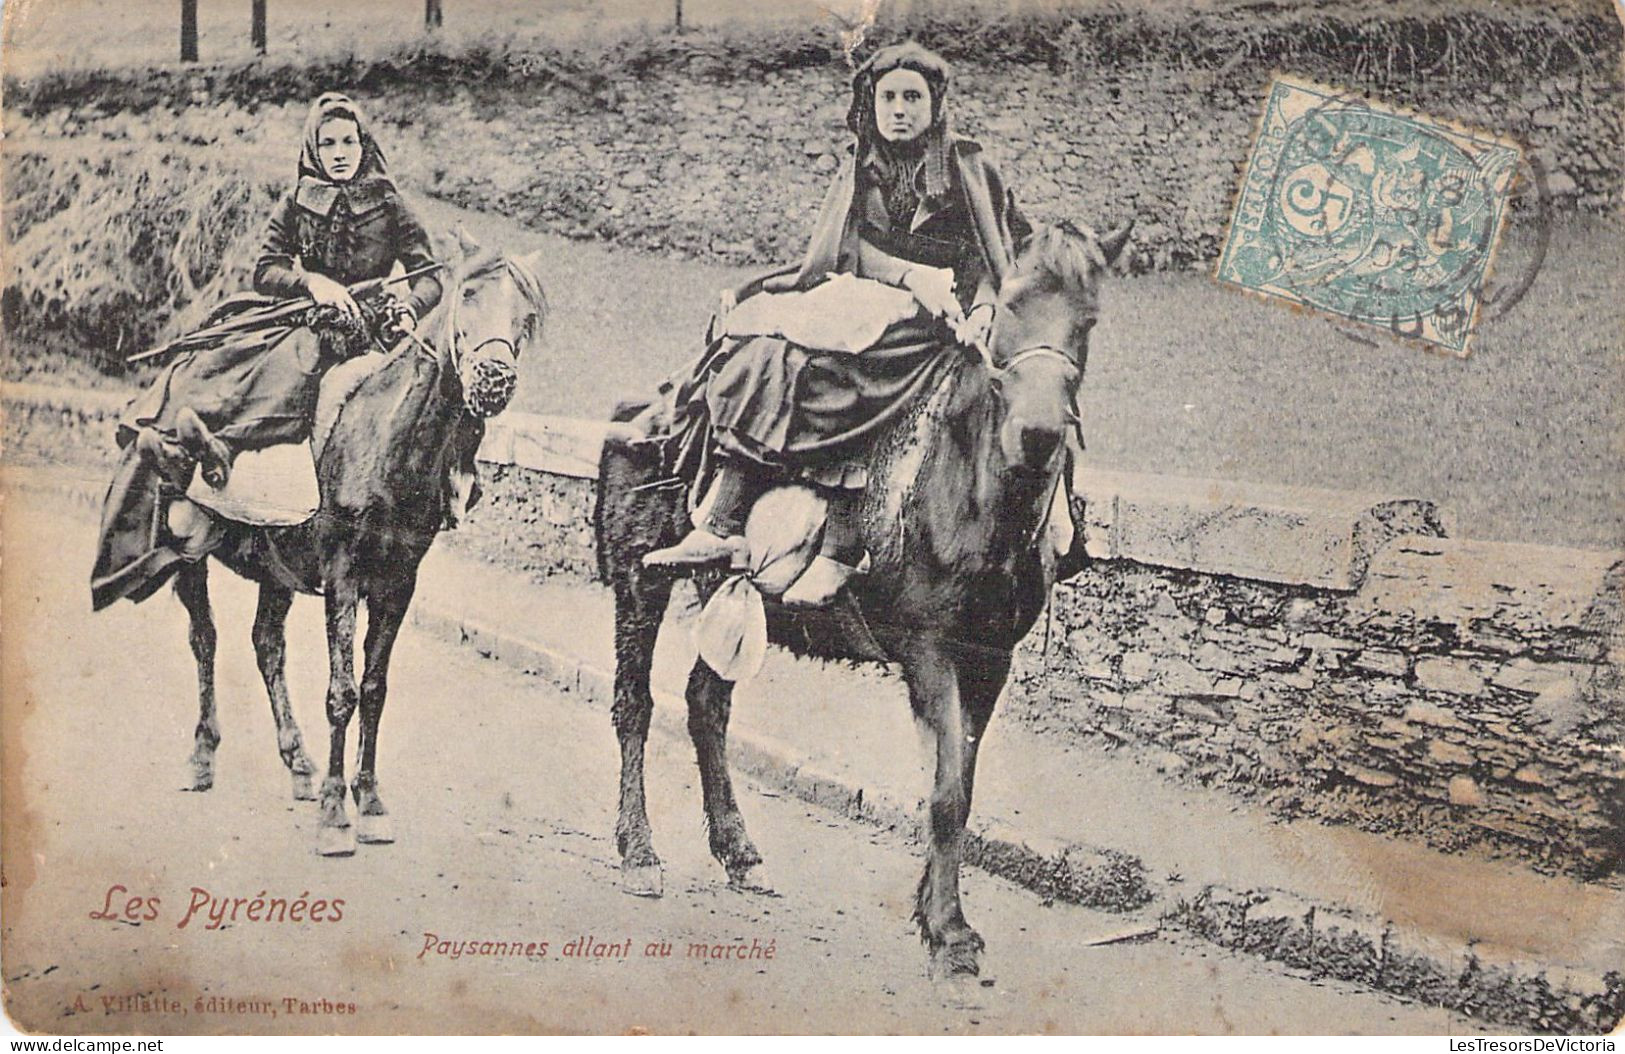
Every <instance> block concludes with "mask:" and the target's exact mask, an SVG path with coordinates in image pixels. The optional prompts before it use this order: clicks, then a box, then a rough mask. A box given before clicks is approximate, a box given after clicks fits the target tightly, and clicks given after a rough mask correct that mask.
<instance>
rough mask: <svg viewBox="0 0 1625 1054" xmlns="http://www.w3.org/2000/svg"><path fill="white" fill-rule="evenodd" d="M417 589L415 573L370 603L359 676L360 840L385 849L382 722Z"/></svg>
mask: <svg viewBox="0 0 1625 1054" xmlns="http://www.w3.org/2000/svg"><path fill="white" fill-rule="evenodd" d="M416 585H417V576H416V567H414V568H413V574H411V575H409V576H407V578H406V579H405V580H404V581H401V582H396V583H392V584H391V586H390V587H389V588H388V589H386V590H381V591H379V592H377V593H373V594H370V595H369V596H368V597H367V641H366V656H367V666H366V669H365V670H363V671H362V674H361V763H360V766H359V768H358V769H357V770H356V775H355V784H354V785H353V786H352V787H351V788H350V790H351V792H352V793H353V794H354V795H355V806H356V838H357V839H358V840H359V841H361V842H364V843H368V844H373V845H382V844H386V843H389V842H393V841H394V840H395V832H394V829H393V827H392V826H391V824H390V820H389V810H388V809H386V808H384V803H383V800H382V799H381V798H379V797H378V768H377V763H378V721H379V718H381V717H383V715H384V697H385V695H386V694H387V693H388V691H389V656H390V653H391V652H392V651H394V649H395V638H396V637H397V636H398V635H399V634H400V631H401V623H402V622H403V621H404V620H405V618H406V608H407V605H408V604H410V603H411V602H412V592H413V589H414V587H415V586H416Z"/></svg>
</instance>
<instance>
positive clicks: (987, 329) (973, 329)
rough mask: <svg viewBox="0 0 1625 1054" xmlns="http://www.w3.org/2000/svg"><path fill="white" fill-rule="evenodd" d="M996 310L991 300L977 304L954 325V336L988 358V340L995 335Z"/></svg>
mask: <svg viewBox="0 0 1625 1054" xmlns="http://www.w3.org/2000/svg"><path fill="white" fill-rule="evenodd" d="M995 310H996V309H995V308H994V306H993V304H992V303H990V302H985V301H984V302H983V303H980V304H976V305H974V306H973V307H972V308H971V309H970V311H969V313H967V314H966V315H965V319H964V321H963V322H961V323H959V325H958V326H956V327H954V336H955V338H957V339H958V341H959V343H961V344H963V345H965V346H966V347H967V348H975V349H976V350H977V351H979V352H981V353H982V357H983V358H984V359H986V358H988V349H987V341H988V338H989V337H991V336H992V335H993V314H994V311H995Z"/></svg>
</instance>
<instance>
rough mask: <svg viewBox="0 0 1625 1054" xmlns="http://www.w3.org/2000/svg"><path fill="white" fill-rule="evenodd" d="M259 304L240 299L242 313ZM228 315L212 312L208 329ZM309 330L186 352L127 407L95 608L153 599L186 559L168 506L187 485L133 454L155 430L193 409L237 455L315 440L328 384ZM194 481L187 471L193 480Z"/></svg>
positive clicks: (326, 361) (263, 334)
mask: <svg viewBox="0 0 1625 1054" xmlns="http://www.w3.org/2000/svg"><path fill="white" fill-rule="evenodd" d="M250 302H258V303H263V301H258V298H252V299H251V298H234V299H233V300H232V301H229V302H228V303H229V304H230V305H231V306H232V307H242V306H244V305H245V304H247V303H250ZM223 313H224V312H216V314H215V315H214V316H211V319H210V322H211V323H212V322H215V321H218V320H219V318H220V317H221V316H222V314H223ZM331 364H332V363H331V361H330V358H329V357H328V356H326V355H324V354H323V353H322V352H321V350H320V348H319V347H318V341H317V338H316V336H315V335H314V334H313V333H312V332H311V331H310V330H308V329H303V328H300V329H290V328H289V327H287V326H277V327H272V328H269V329H266V330H262V331H258V332H246V333H240V334H236V335H234V336H232V337H229V338H227V339H225V340H223V341H221V342H220V343H219V344H218V345H217V346H215V347H206V348H200V349H196V350H192V351H188V352H184V353H183V354H182V355H181V356H180V357H178V358H177V359H175V360H174V361H173V362H171V363H170V364H169V365H167V366H166V367H164V370H163V372H162V373H160V374H159V376H158V378H157V379H156V380H155V381H154V382H153V383H152V385H151V386H150V387H148V388H147V389H146V390H145V391H143V392H141V394H139V395H137V396H136V397H135V399H134V400H133V401H132V402H131V403H130V406H129V408H128V409H126V410H125V412H124V414H123V415H122V416H121V417H120V418H119V423H118V430H117V435H116V439H117V442H118V445H119V446H120V447H121V448H122V456H121V460H120V462H119V465H118V468H117V470H116V471H115V473H114V475H113V482H112V484H111V485H110V486H109V487H108V491H107V496H106V497H105V498H104V499H103V503H102V522H101V533H100V537H99V538H98V542H97V548H96V563H95V568H94V570H93V571H92V572H91V605H92V607H93V608H95V609H96V610H98V611H99V610H101V609H102V608H104V607H106V606H107V605H109V604H111V603H112V602H113V601H115V600H118V599H119V598H121V597H128V598H129V599H131V600H135V601H140V600H144V599H146V598H147V597H148V596H151V595H152V594H153V593H154V592H156V591H157V590H158V588H159V587H160V586H162V585H163V584H164V582H166V581H167V580H168V578H169V574H170V572H172V571H173V570H174V569H175V567H176V565H177V564H179V563H180V562H182V561H183V560H185V559H187V557H186V556H183V555H182V553H181V552H180V550H179V549H178V548H177V547H176V546H175V545H173V544H171V542H170V540H169V539H168V538H167V527H166V522H165V519H164V513H165V505H166V504H167V500H166V499H167V498H169V497H172V496H175V495H178V494H181V493H183V492H184V491H185V488H186V484H187V482H188V480H186V479H178V478H177V479H170V478H166V477H165V475H164V473H163V471H162V470H161V469H160V467H159V466H158V465H156V464H154V463H153V462H152V461H151V460H149V459H147V458H145V457H143V456H142V455H141V453H140V452H139V451H138V450H137V449H136V446H135V438H136V435H137V434H138V433H139V432H140V430H141V429H142V428H145V427H151V428H154V429H156V430H158V431H159V432H161V433H164V434H166V435H173V434H174V432H175V426H176V415H177V414H178V413H179V412H180V411H181V410H182V409H188V408H189V409H191V410H192V411H193V412H195V413H196V414H197V415H198V417H199V418H200V419H201V420H202V421H203V423H204V424H205V425H206V426H207V427H208V428H209V430H210V431H212V432H213V433H214V434H215V435H216V437H218V438H219V439H221V440H223V441H224V442H226V443H227V444H229V445H230V446H231V447H232V449H233V450H249V449H259V448H262V447H267V446H272V445H275V444H277V443H297V442H301V441H303V440H305V439H308V438H309V437H310V427H311V419H312V417H313V416H314V414H315V409H316V397H317V394H318V392H319V391H320V389H321V382H322V376H323V374H325V373H326V371H327V368H328V367H329V366H330V365H331ZM188 475H189V473H188Z"/></svg>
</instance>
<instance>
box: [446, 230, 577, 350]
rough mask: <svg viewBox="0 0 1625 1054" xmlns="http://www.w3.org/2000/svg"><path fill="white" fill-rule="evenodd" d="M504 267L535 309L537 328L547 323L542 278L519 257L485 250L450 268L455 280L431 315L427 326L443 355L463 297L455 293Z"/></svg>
mask: <svg viewBox="0 0 1625 1054" xmlns="http://www.w3.org/2000/svg"><path fill="white" fill-rule="evenodd" d="M503 267H506V268H507V271H508V275H509V277H511V278H512V279H513V283H514V286H515V287H516V288H517V289H518V290H519V295H520V296H522V297H524V298H525V302H526V303H528V304H529V305H530V306H531V309H532V310H533V311H535V312H536V322H537V326H538V329H540V327H541V326H544V325H545V324H546V323H547V315H548V305H547V293H546V292H545V291H544V290H543V289H542V280H541V278H539V277H538V276H537V274H536V272H535V271H533V270H531V268H530V265H529V264H527V263H525V262H524V260H523V259H521V258H520V257H517V256H509V255H506V254H504V253H502V252H500V251H498V250H496V249H486V250H484V251H482V252H480V253H479V254H478V255H476V256H474V257H472V258H471V259H469V260H467V261H465V262H463V263H462V264H461V265H459V266H458V267H456V268H454V269H453V270H452V272H451V274H452V275H453V277H454V281H452V282H449V283H447V287H446V290H445V294H444V295H443V296H442V297H441V299H440V303H439V305H438V306H437V307H436V308H435V310H434V312H433V314H432V316H431V317H432V318H433V320H434V323H433V325H432V326H429V327H426V328H427V329H428V330H429V332H431V333H434V334H435V335H436V337H437V343H438V344H439V346H440V348H441V352H442V354H445V353H446V351H447V349H449V348H450V346H451V345H450V340H451V333H452V330H453V327H454V326H455V325H456V319H457V309H458V308H459V307H460V306H461V303H462V298H461V297H460V296H458V295H457V293H458V291H459V290H461V288H462V287H463V286H465V285H467V284H468V283H469V282H473V281H476V280H478V279H481V278H485V277H487V276H489V275H492V274H495V273H496V272H497V271H498V270H499V269H501V268H503Z"/></svg>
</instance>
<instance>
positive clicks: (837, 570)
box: [779, 553, 867, 611]
mask: <svg viewBox="0 0 1625 1054" xmlns="http://www.w3.org/2000/svg"><path fill="white" fill-rule="evenodd" d="M865 562H867V560H866V561H865ZM858 573H860V572H859V569H858V568H856V567H852V566H851V565H849V564H843V563H841V562H840V561H839V560H834V559H831V558H830V557H827V556H825V555H824V554H823V553H819V554H818V555H817V556H815V557H813V561H812V563H811V564H809V565H807V570H805V571H803V572H802V573H801V577H800V578H797V579H796V580H795V581H794V582H793V583H791V585H790V588H789V589H786V590H785V591H784V596H782V597H780V598H779V599H780V601H781V602H782V603H783V604H784V606H785V607H787V608H795V609H797V610H801V611H810V610H814V609H817V608H826V607H829V606H830V605H831V604H832V603H834V602H835V598H836V597H837V596H839V595H840V593H841V589H842V588H843V587H844V586H845V585H846V583H847V582H848V581H849V580H850V579H851V578H852V576H853V575H855V574H858Z"/></svg>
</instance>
